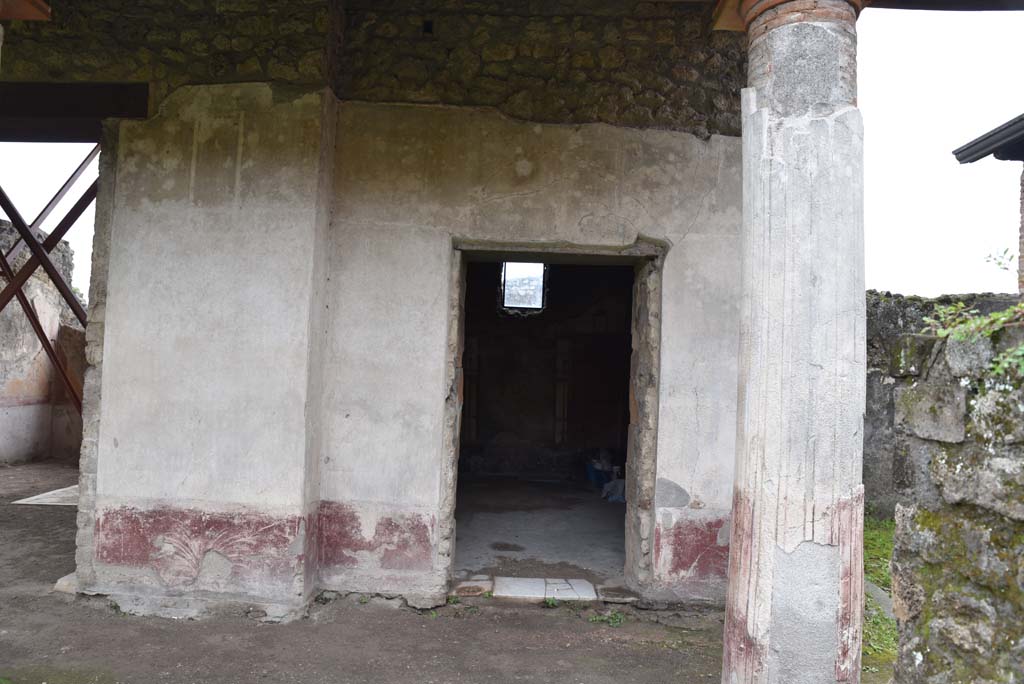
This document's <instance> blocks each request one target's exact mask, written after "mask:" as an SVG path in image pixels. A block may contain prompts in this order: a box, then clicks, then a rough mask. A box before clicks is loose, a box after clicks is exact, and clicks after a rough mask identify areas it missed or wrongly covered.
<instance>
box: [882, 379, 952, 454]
mask: <svg viewBox="0 0 1024 684" xmlns="http://www.w3.org/2000/svg"><path fill="white" fill-rule="evenodd" d="M894 403H895V409H896V411H895V422H896V428H897V429H898V430H902V431H903V432H905V433H908V434H912V435H914V436H916V437H920V438H921V439H931V440H935V441H938V442H948V443H951V444H956V443H959V442H962V441H964V435H965V416H966V413H967V391H966V389H965V388H963V387H961V386H959V385H955V386H948V385H940V384H924V383H920V384H919V383H915V384H913V385H910V386H902V387H897V388H896V392H895V402H894Z"/></svg>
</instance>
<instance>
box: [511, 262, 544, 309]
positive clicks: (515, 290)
mask: <svg viewBox="0 0 1024 684" xmlns="http://www.w3.org/2000/svg"><path fill="white" fill-rule="evenodd" d="M546 276H547V267H546V266H545V265H544V264H534V263H523V262H515V261H506V262H505V263H504V264H502V265H501V305H502V306H503V307H504V308H506V309H513V310H515V309H520V310H523V311H527V312H530V311H532V312H537V311H540V310H541V309H543V308H544V285H545V283H544V279H545V277H546Z"/></svg>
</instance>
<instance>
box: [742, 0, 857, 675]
mask: <svg viewBox="0 0 1024 684" xmlns="http://www.w3.org/2000/svg"><path fill="white" fill-rule="evenodd" d="M860 5H861V3H860V2H859V0H758V1H754V0H747V1H746V2H744V3H742V6H741V7H742V11H743V12H744V17H745V20H746V23H747V27H748V29H747V30H748V36H749V41H750V53H749V59H750V65H749V69H750V71H749V87H748V88H746V89H745V90H744V91H743V164H744V178H743V194H744V199H743V201H744V217H743V238H742V249H743V275H742V277H743V293H744V295H743V303H742V309H741V316H742V328H741V346H740V378H739V410H738V418H737V422H738V425H737V472H736V486H735V498H734V501H733V516H732V534H731V542H730V547H731V553H730V563H729V597H728V615H727V620H726V633H725V655H724V670H723V675H722V681H723V682H725V683H728V684H733V683H739V682H744V683H746V682H785V684H800V683H803V682H807V683H808V684H810V683H813V684H823V683H824V682H857V681H859V677H860V648H861V613H862V605H863V603H862V602H863V570H862V561H861V559H862V553H863V540H862V530H863V487H862V485H861V464H862V442H863V411H864V391H865V385H864V383H865V304H864V231H863V206H862V205H863V150H862V140H863V135H862V125H861V117H860V113H859V111H858V110H857V104H856V77H857V73H856V52H857V50H856V41H857V38H856V29H855V25H856V19H857V14H858V12H859V10H860Z"/></svg>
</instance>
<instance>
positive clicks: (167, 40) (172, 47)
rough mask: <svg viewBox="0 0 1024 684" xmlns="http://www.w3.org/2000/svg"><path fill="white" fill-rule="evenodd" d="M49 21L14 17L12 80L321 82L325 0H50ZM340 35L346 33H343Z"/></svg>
mask: <svg viewBox="0 0 1024 684" xmlns="http://www.w3.org/2000/svg"><path fill="white" fill-rule="evenodd" d="M50 4H51V6H52V9H53V19H52V21H43V22H37V21H33V22H18V21H15V22H11V23H10V24H9V25H8V26H7V27H6V30H5V33H4V45H3V51H4V55H3V56H4V59H3V71H2V72H0V78H2V79H3V80H7V81H111V82H131V81H148V82H150V83H151V84H152V86H151V88H152V89H151V99H152V102H153V103H154V104H155V103H158V102H160V101H162V100H163V99H164V97H165V96H166V95H167V93H169V92H170V91H171V90H173V89H174V88H177V87H178V86H180V85H184V84H187V83H192V84H198V83H229V82H243V81H280V82H287V83H301V84H323V83H325V82H326V77H325V75H324V69H325V67H324V49H325V47H326V46H327V43H328V39H327V36H328V35H329V34H330V32H331V28H330V27H331V21H330V18H329V11H328V5H329V2H328V0H134V1H133V2H124V0H52V1H51V3H50ZM338 40H340V38H338Z"/></svg>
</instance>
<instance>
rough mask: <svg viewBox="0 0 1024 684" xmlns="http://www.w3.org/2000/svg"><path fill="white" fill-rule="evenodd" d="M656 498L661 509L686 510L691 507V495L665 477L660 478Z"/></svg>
mask: <svg viewBox="0 0 1024 684" xmlns="http://www.w3.org/2000/svg"><path fill="white" fill-rule="evenodd" d="M654 496H655V499H656V500H657V502H658V506H659V507H664V508H686V507H687V506H689V505H690V493H689V492H688V491H686V490H685V489H683V488H682V487H680V486H679V485H677V484H676V483H675V482H673V481H672V480H667V479H665V478H663V477H659V478H658V483H657V486H656V489H655V495H654Z"/></svg>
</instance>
